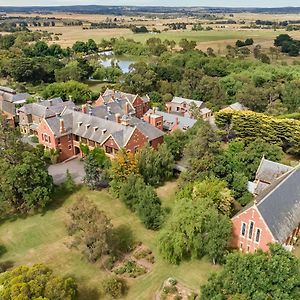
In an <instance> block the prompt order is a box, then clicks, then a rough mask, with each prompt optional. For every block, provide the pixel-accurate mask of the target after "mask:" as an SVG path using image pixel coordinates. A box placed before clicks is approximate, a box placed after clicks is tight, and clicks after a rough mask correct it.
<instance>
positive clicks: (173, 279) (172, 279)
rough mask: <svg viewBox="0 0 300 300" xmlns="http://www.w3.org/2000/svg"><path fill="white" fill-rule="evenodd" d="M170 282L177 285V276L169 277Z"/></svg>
mask: <svg viewBox="0 0 300 300" xmlns="http://www.w3.org/2000/svg"><path fill="white" fill-rule="evenodd" d="M168 282H169V283H170V284H171V285H176V284H177V280H176V279H175V278H169V279H168Z"/></svg>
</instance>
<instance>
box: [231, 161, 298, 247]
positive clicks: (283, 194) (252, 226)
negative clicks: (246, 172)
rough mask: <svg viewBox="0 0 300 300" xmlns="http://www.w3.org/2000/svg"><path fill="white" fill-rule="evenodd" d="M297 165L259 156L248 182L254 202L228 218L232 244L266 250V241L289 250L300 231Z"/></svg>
mask: <svg viewBox="0 0 300 300" xmlns="http://www.w3.org/2000/svg"><path fill="white" fill-rule="evenodd" d="M299 183H300V166H297V167H295V168H292V167H289V166H285V165H282V164H279V163H275V162H272V161H269V160H266V159H264V158H263V159H262V161H261V163H260V166H259V168H258V170H257V173H256V178H255V181H254V182H253V183H252V187H251V189H252V191H251V192H252V193H253V194H254V196H255V197H254V201H253V202H252V203H250V204H249V205H247V206H246V207H245V208H243V209H242V210H241V211H240V212H239V213H238V214H237V215H235V216H234V217H233V218H232V223H233V246H234V247H235V248H239V249H240V250H241V251H242V252H255V251H256V250H257V249H262V250H263V251H267V250H268V249H269V246H268V244H269V243H280V244H281V245H283V246H284V247H285V248H286V249H287V250H292V249H293V246H294V245H295V243H296V241H297V239H298V236H299V233H300V226H299V225H300V184H299Z"/></svg>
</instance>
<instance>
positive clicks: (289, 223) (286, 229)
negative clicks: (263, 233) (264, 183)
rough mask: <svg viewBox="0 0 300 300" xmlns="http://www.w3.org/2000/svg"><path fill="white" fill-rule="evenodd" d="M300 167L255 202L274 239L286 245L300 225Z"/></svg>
mask: <svg viewBox="0 0 300 300" xmlns="http://www.w3.org/2000/svg"><path fill="white" fill-rule="evenodd" d="M299 183H300V166H298V167H296V168H294V169H292V170H290V171H289V172H287V173H286V174H284V175H282V176H281V177H279V178H278V179H277V180H275V182H273V183H272V184H271V185H270V186H269V187H268V188H267V189H265V190H264V191H263V193H262V194H261V195H260V196H258V197H257V198H256V199H255V201H256V202H257V204H256V207H257V209H258V211H259V212H260V214H261V216H262V218H263V219H264V221H265V223H266V225H267V226H268V227H269V229H270V231H271V233H272V234H273V236H274V238H275V239H276V240H277V241H278V242H280V243H284V242H285V241H286V239H287V238H288V237H289V235H290V234H291V233H292V231H293V230H294V229H295V228H296V227H298V225H299V223H300V184H299Z"/></svg>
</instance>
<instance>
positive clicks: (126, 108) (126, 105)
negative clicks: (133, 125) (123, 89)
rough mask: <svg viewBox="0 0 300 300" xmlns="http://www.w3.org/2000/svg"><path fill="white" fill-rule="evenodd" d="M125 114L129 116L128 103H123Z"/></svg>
mask: <svg viewBox="0 0 300 300" xmlns="http://www.w3.org/2000/svg"><path fill="white" fill-rule="evenodd" d="M125 114H126V115H128V114H129V103H128V102H126V103H125Z"/></svg>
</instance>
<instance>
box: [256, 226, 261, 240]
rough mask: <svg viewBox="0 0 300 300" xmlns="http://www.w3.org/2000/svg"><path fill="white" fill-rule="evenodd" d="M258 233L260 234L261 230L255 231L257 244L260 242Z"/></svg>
mask: <svg viewBox="0 0 300 300" xmlns="http://www.w3.org/2000/svg"><path fill="white" fill-rule="evenodd" d="M260 233H261V230H260V229H256V235H255V242H257V243H259V240H260Z"/></svg>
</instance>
